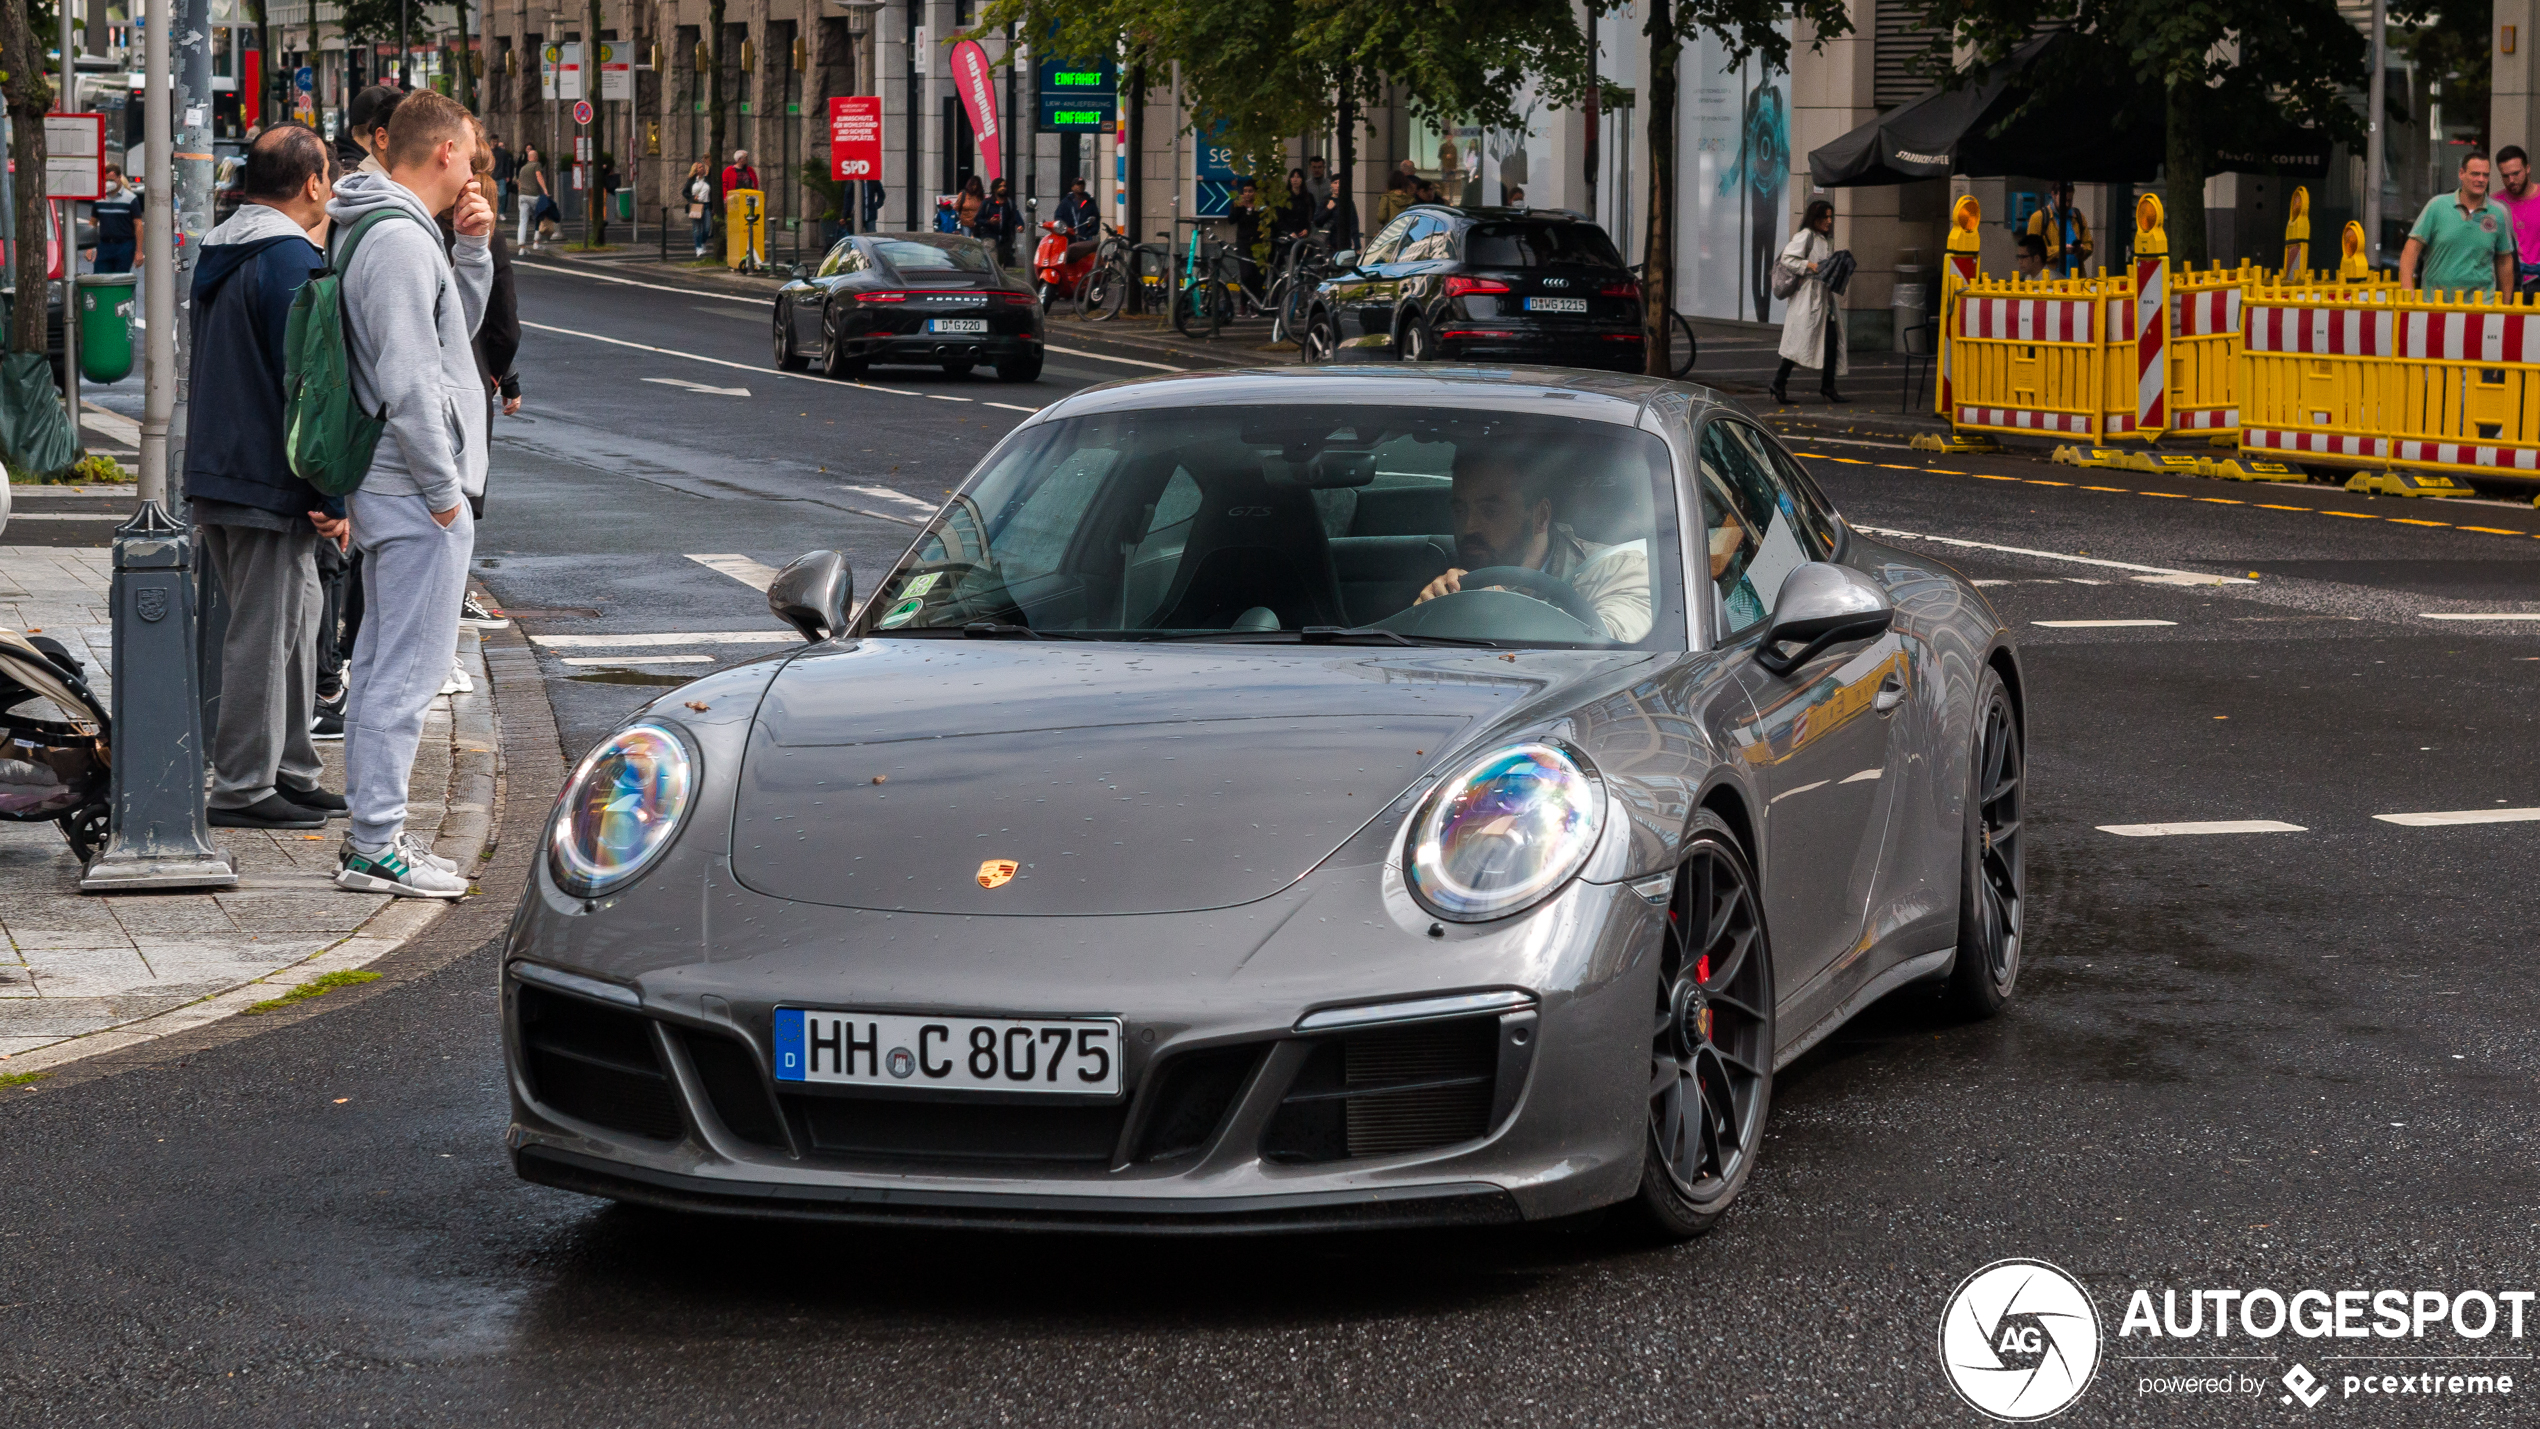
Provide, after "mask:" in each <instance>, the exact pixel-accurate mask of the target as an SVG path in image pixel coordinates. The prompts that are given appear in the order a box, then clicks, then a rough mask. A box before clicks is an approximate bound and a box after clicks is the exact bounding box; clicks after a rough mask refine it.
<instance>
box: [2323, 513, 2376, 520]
mask: <svg viewBox="0 0 2540 1429" xmlns="http://www.w3.org/2000/svg"><path fill="white" fill-rule="evenodd" d="M2320 514H2321V515H2322V516H2343V517H2345V518H2346V519H2347V520H2349V521H2378V520H2380V519H2381V518H2380V517H2378V516H2366V515H2365V514H2364V513H2362V512H2361V511H2322V512H2321V513H2320Z"/></svg>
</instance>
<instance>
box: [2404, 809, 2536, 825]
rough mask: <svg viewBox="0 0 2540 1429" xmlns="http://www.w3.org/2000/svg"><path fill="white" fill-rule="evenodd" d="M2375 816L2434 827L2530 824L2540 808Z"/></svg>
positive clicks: (2408, 823)
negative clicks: (2448, 825)
mask: <svg viewBox="0 0 2540 1429" xmlns="http://www.w3.org/2000/svg"><path fill="white" fill-rule="evenodd" d="M2373 817H2374V818H2376V819H2379V820H2380V821H2381V822H2383V823H2385V824H2405V825H2406V826H2407V827H2409V828H2412V829H2432V828H2441V827H2443V826H2444V825H2447V824H2528V823H2532V822H2534V821H2536V820H2540V809H2452V810H2449V811H2446V812H2443V813H2436V814H2375V815H2373Z"/></svg>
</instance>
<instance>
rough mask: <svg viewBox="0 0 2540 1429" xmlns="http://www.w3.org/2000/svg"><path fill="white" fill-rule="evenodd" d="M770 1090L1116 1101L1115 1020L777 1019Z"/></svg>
mask: <svg viewBox="0 0 2540 1429" xmlns="http://www.w3.org/2000/svg"><path fill="white" fill-rule="evenodd" d="M776 1080H778V1081H780V1082H827V1083H833V1084H838V1085H844V1086H858V1087H926V1088H930V1089H936V1090H950V1091H965V1092H1044V1093H1048V1092H1059V1093H1067V1094H1071V1095H1075V1096H1118V1095H1119V1094H1120V1086H1121V1077H1120V1019H1118V1018H1116V1017H1094V1018H1067V1019H1061V1020H1049V1019H1040V1018H1035V1019H1033V1020H1030V1021H1017V1020H1015V1019H1012V1018H1001V1017H908V1016H903V1015H900V1014H897V1013H885V1012H822V1011H817V1010H814V1009H810V1008H802V1007H780V1008H778V1009H776Z"/></svg>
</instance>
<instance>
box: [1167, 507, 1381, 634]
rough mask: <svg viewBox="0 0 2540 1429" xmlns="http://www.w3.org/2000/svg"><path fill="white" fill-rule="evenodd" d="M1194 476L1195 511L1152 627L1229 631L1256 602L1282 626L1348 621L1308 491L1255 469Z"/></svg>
mask: <svg viewBox="0 0 2540 1429" xmlns="http://www.w3.org/2000/svg"><path fill="white" fill-rule="evenodd" d="M1200 480H1201V492H1202V500H1201V502H1200V508H1199V512H1198V514H1197V515H1196V516H1194V517H1193V518H1192V519H1191V530H1190V535H1189V536H1188V538H1186V539H1185V540H1184V542H1183V545H1182V563H1181V566H1180V568H1179V569H1178V570H1176V571H1175V572H1174V575H1173V584H1172V586H1171V588H1170V589H1169V590H1168V591H1167V592H1166V594H1165V597H1164V602H1163V604H1162V605H1161V606H1160V607H1159V608H1160V609H1161V610H1162V611H1163V612H1164V615H1163V618H1161V619H1159V620H1157V621H1156V622H1155V626H1154V628H1156V629H1159V630H1226V629H1231V628H1233V626H1234V622H1235V620H1236V619H1237V618H1238V617H1240V616H1243V615H1244V614H1246V613H1247V612H1249V611H1251V610H1252V609H1253V608H1254V607H1256V606H1258V607H1263V608H1266V609H1268V610H1269V611H1271V612H1272V613H1273V614H1275V615H1276V616H1278V618H1279V628H1281V629H1286V630H1298V629H1302V628H1304V627H1305V626H1308V625H1344V624H1347V623H1348V617H1347V613H1346V611H1345V610H1344V608H1343V605H1342V601H1341V594H1340V582H1339V579H1338V578H1337V577H1336V576H1335V575H1334V573H1333V570H1332V553H1331V547H1330V543H1329V542H1328V541H1327V540H1326V539H1325V537H1324V535H1323V513H1322V511H1321V509H1320V508H1319V507H1317V506H1316V505H1315V503H1314V495H1313V493H1312V492H1310V491H1307V490H1305V489H1303V488H1301V487H1294V486H1273V485H1271V484H1270V483H1269V482H1268V481H1267V480H1265V479H1264V478H1263V477H1262V475H1261V474H1260V472H1259V471H1258V470H1257V469H1255V470H1252V471H1237V472H1226V473H1221V474H1216V475H1210V476H1203V477H1201V479H1200ZM1255 618H1256V619H1258V617H1255Z"/></svg>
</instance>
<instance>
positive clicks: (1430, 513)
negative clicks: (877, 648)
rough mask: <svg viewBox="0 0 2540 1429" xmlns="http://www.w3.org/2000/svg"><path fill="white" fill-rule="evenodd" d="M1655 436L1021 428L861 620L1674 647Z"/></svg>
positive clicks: (1443, 426) (1319, 428)
mask: <svg viewBox="0 0 2540 1429" xmlns="http://www.w3.org/2000/svg"><path fill="white" fill-rule="evenodd" d="M1674 489H1675V488H1674V481H1673V479H1672V468H1671V466H1670V464H1669V461H1668V457H1667V449H1666V446H1665V444H1664V443H1662V442H1660V441H1659V440H1658V438H1656V437H1655V436H1652V435H1651V434H1649V433H1647V432H1642V431H1638V430H1636V429H1634V428H1630V427H1621V426H1615V425H1613V424H1611V423H1606V422H1596V421H1586V420H1581V419H1577V418H1565V417H1543V416H1536V415H1511V414H1507V413H1501V412H1486V411H1459V410H1453V409H1432V408H1415V407H1370V406H1341V405H1328V406H1324V405H1317V406H1269V407H1208V408H1201V409H1184V408H1175V409H1160V410H1152V411H1135V412H1117V413H1110V414H1106V415H1102V416H1089V417H1079V418H1074V419H1071V420H1062V421H1056V422H1051V423H1048V424H1047V425H1044V426H1036V427H1032V428H1028V429H1026V430H1025V431H1023V432H1021V433H1019V434H1018V435H1017V436H1016V437H1015V439H1014V440H1013V441H1012V442H1011V443H1010V444H1009V445H1008V446H1007V447H1006V448H1005V449H1004V450H1003V451H1002V452H1000V453H999V454H998V455H997V457H996V458H995V459H994V461H993V462H992V463H991V464H990V465H989V466H988V467H987V468H986V469H985V470H983V471H981V472H980V473H978V474H977V475H976V476H974V477H972V478H971V480H970V482H969V483H968V484H967V485H966V486H965V487H963V489H962V491H961V494H959V495H957V496H955V497H954V498H953V501H952V503H951V504H950V505H949V506H947V507H946V508H945V510H944V512H943V514H942V515H941V516H940V517H939V518H937V520H936V522H935V524H934V525H933V527H931V528H930V529H929V531H928V533H927V535H926V536H925V537H924V538H923V540H921V542H920V543H919V545H918V547H917V549H916V551H915V552H914V553H913V554H912V555H911V556H910V557H909V559H908V560H906V561H904V562H903V563H902V564H901V566H900V567H899V568H898V569H897V570H895V571H894V572H892V574H891V575H890V576H889V578H888V579H886V580H885V581H884V582H883V583H882V585H881V586H880V587H879V589H878V591H877V593H876V594H875V596H874V598H873V599H872V600H871V601H870V602H869V603H868V604H867V605H866V606H865V609H864V613H863V615H862V617H861V618H860V619H859V620H858V622H857V631H858V633H862V634H908V635H917V634H927V633H939V634H943V633H949V634H959V633H963V632H965V630H967V631H968V633H973V634H991V633H993V634H1008V635H1017V636H1020V635H1026V634H1038V635H1041V636H1043V637H1045V638H1079V639H1124V640H1141V639H1146V640H1153V639H1179V640H1188V639H1227V640H1243V639H1248V640H1276V639H1282V638H1284V639H1290V640H1300V639H1308V640H1310V639H1318V638H1319V639H1329V638H1335V636H1336V635H1338V634H1347V635H1349V636H1351V637H1352V638H1367V639H1371V640H1375V641H1378V642H1381V643H1394V642H1397V641H1399V642H1405V643H1439V644H1465V643H1472V644H1490V645H1505V646H1528V647H1558V648H1591V649H1592V648H1615V647H1627V648H1634V649H1651V650H1655V649H1682V648H1684V631H1685V621H1684V613H1683V612H1684V606H1683V595H1682V591H1681V585H1682V582H1681V579H1680V576H1681V573H1682V570H1683V560H1682V557H1681V555H1680V553H1679V549H1678V547H1677V544H1676V503H1675V497H1674Z"/></svg>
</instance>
